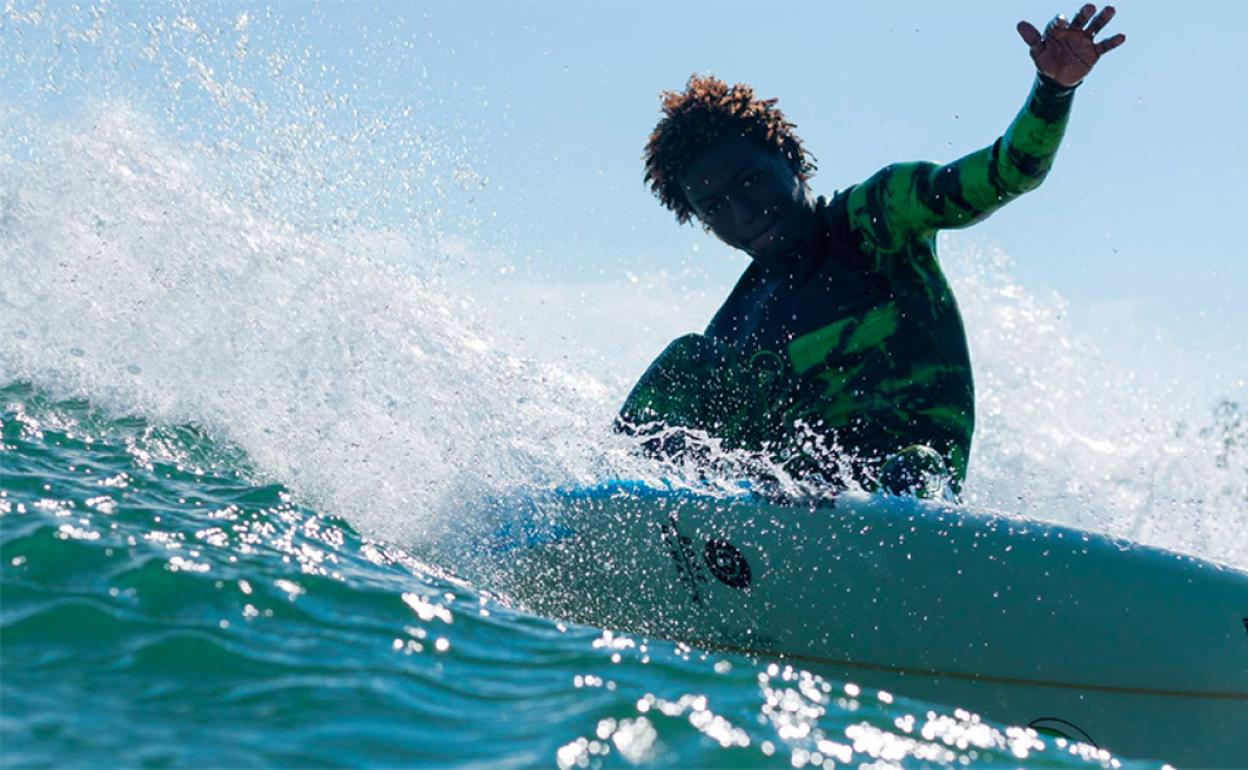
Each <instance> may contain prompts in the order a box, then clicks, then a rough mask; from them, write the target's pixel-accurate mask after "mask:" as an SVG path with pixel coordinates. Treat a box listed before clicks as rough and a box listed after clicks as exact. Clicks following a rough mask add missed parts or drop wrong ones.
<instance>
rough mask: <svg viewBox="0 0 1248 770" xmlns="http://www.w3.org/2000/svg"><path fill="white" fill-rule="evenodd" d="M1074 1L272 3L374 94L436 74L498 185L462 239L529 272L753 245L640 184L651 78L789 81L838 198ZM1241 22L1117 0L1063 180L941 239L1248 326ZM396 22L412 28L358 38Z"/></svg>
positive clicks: (676, 260) (732, 268) (992, 119)
mask: <svg viewBox="0 0 1248 770" xmlns="http://www.w3.org/2000/svg"><path fill="white" fill-rule="evenodd" d="M1075 9H1076V6H1073V5H1072V6H1071V7H1069V8H1068V7H1066V6H1064V5H1061V4H1055V3H1042V2H1028V3H875V4H849V3H797V4H784V3H771V4H765V5H764V4H755V3H716V4H709V3H686V4H672V5H668V4H662V5H660V4H657V3H652V4H645V3H604V4H593V5H590V4H555V3H541V4H536V5H532V4H530V5H510V4H508V5H504V4H494V3H466V4H451V5H432V6H430V5H421V6H411V5H383V6H380V7H377V8H373V9H368V8H366V7H365V6H362V5H358V4H351V5H328V6H323V7H321V8H320V9H319V14H322V15H323V16H322V18H317V14H316V13H309V9H308V8H307V7H306V6H299V5H295V6H286V7H281V8H280V9H279V15H281V16H290V17H299V18H300V19H303V20H305V22H306V23H308V25H309V26H308V29H309V34H310V37H311V39H312V40H313V41H314V42H315V43H316V44H317V45H319V46H321V47H322V48H321V50H322V52H323V53H324V55H325V56H326V57H327V59H328V60H330V61H336V62H339V63H342V64H343V66H344V67H345V68H344V70H343V72H344V74H346V73H348V72H355V73H357V74H358V76H359V77H360V78H362V79H366V78H367V79H371V78H376V80H375V81H373V82H375V83H376V84H377V87H378V88H379V89H380V90H381V91H383V92H385V91H391V90H393V91H394V92H395V93H399V92H402V91H403V85H402V80H403V78H402V75H401V72H399V71H396V69H395V68H394V65H395V64H396V62H398V61H399V60H401V59H405V58H407V59H410V60H411V61H412V62H413V63H415V62H417V61H418V62H419V63H420V66H421V67H422V68H424V70H425V71H426V72H427V74H426V75H425V76H424V79H423V81H422V85H423V87H427V88H429V89H431V90H432V91H433V92H434V93H436V94H439V95H441V96H442V97H443V100H444V103H445V104H447V105H453V107H454V109H453V114H452V116H451V119H452V120H455V121H458V122H459V123H460V125H462V126H464V127H465V128H475V129H477V130H478V131H479V133H477V134H476V135H474V136H472V137H471V138H470V142H471V144H472V146H473V148H474V152H475V153H476V154H475V164H476V167H477V168H478V170H479V171H480V172H481V173H483V174H485V175H486V176H488V177H489V179H490V182H489V184H488V185H487V190H486V191H485V192H484V194H483V195H481V196H480V197H479V198H478V199H477V201H476V203H477V205H479V206H480V207H481V212H482V213H483V214H484V215H485V216H486V220H485V221H486V222H487V223H489V226H487V227H485V228H482V229H481V230H480V231H477V232H475V233H473V234H472V236H473V238H474V239H476V240H477V241H479V242H480V243H481V245H482V246H483V247H490V248H498V249H501V250H503V251H505V252H507V253H509V254H512V255H513V256H514V257H515V258H516V259H517V260H518V261H520V262H522V263H523V264H525V265H527V266H528V267H529V269H531V270H533V271H535V272H536V273H538V274H545V273H548V274H552V275H566V274H568V271H569V270H571V271H573V272H574V273H575V272H576V271H578V270H579V271H585V272H589V273H595V272H600V273H603V274H605V275H608V276H611V275H617V274H622V273H624V272H627V271H646V270H655V269H663V268H667V269H682V268H683V269H692V270H695V271H705V272H706V274H707V275H708V277H710V278H711V279H712V280H716V281H728V280H731V277H732V276H733V275H735V274H736V272H737V271H739V269H740V265H741V258H740V256H739V255H736V254H732V253H729V252H728V250H727V249H725V248H724V247H722V246H720V245H719V244H717V243H716V242H714V241H713V240H711V239H709V238H707V237H705V236H704V235H702V233H701V232H700V231H698V230H697V229H695V228H691V227H677V226H676V225H675V223H674V221H673V220H672V218H671V216H670V215H669V214H668V213H667V212H666V211H663V210H662V209H660V208H659V207H658V206H657V205H656V204H655V202H654V200H653V199H652V198H651V197H650V195H649V193H648V191H647V190H645V189H644V187H643V186H642V184H641V181H640V177H641V168H640V161H639V154H640V148H641V146H642V143H643V142H644V139H645V137H646V135H647V133H648V132H649V130H650V129H651V127H652V126H653V124H654V122H655V120H656V118H657V116H658V111H657V93H658V91H660V90H661V89H664V88H676V87H679V86H680V85H682V84H683V81H684V79H685V78H686V77H687V76H688V74H689V73H690V72H693V71H695V70H696V71H699V72H714V73H716V74H717V75H719V76H721V77H723V78H725V79H728V80H732V81H737V80H742V81H746V82H749V83H751V84H753V85H754V86H755V88H756V89H757V91H758V92H759V93H760V94H763V95H770V96H777V97H779V98H780V106H781V107H782V108H783V109H784V110H785V111H786V113H787V114H788V116H789V118H790V119H791V120H793V121H794V122H796V123H797V124H798V130H799V133H800V134H801V135H802V136H803V137H804V139H805V141H806V143H807V146H808V147H809V148H810V149H811V150H812V151H813V152H814V153H815V154H816V156H817V157H818V159H819V164H820V172H819V174H818V175H817V176H816V178H815V179H814V187H815V189H816V191H817V192H824V193H830V192H831V191H832V190H833V189H836V188H840V187H844V186H846V185H848V184H852V183H854V182H856V181H858V180H861V179H863V178H865V177H866V176H868V175H870V174H871V173H872V172H873V171H875V170H876V169H877V168H879V167H880V166H882V165H884V164H886V163H888V162H891V161H894V160H903V159H915V158H924V159H934V160H944V159H952V158H955V157H957V156H959V155H961V154H962V153H964V152H968V151H971V150H974V149H976V148H978V147H980V146H982V145H985V144H987V143H989V142H991V141H992V140H993V139H994V138H995V137H996V136H997V135H998V134H999V133H1000V132H1001V131H1002V130H1003V129H1004V128H1005V126H1006V125H1007V124H1008V122H1009V120H1010V119H1011V118H1012V117H1013V115H1014V113H1015V112H1016V110H1017V109H1018V107H1019V106H1020V105H1021V104H1022V102H1023V99H1024V98H1025V96H1026V93H1027V90H1028V88H1029V86H1030V83H1031V78H1032V73H1033V71H1034V70H1033V65H1032V63H1031V60H1030V58H1029V57H1028V55H1027V48H1026V46H1025V45H1024V44H1023V43H1022V41H1021V40H1020V39H1019V37H1018V35H1017V33H1016V32H1015V29H1014V25H1015V23H1016V22H1017V21H1018V20H1019V19H1028V20H1031V21H1032V22H1033V23H1035V24H1036V25H1037V26H1043V23H1044V22H1045V21H1046V20H1047V19H1048V18H1050V17H1051V16H1052V15H1053V14H1054V13H1055V12H1058V11H1063V12H1065V13H1067V14H1068V15H1071V14H1073V12H1074V11H1075ZM1244 28H1248V5H1245V4H1240V3H1222V4H1209V5H1203V6H1202V5H1196V4H1183V5H1181V6H1180V5H1176V4H1172V3H1146V4H1138V3H1132V4H1126V5H1124V6H1120V7H1119V12H1118V17H1117V18H1116V19H1115V20H1114V22H1113V23H1112V24H1111V26H1110V28H1109V29H1110V31H1111V32H1116V31H1123V32H1126V33H1127V35H1128V42H1127V44H1126V45H1124V46H1123V47H1122V48H1120V49H1118V50H1117V51H1114V52H1113V53H1111V54H1109V55H1108V56H1107V57H1105V59H1104V60H1103V61H1102V62H1101V64H1100V65H1099V66H1098V68H1097V70H1096V71H1094V72H1093V74H1092V75H1091V77H1090V78H1089V79H1088V81H1087V82H1086V83H1085V84H1084V85H1083V86H1082V87H1081V88H1080V91H1079V94H1078V97H1077V101H1076V105H1075V112H1074V116H1073V119H1072V122H1071V126H1070V129H1069V133H1068V135H1067V140H1066V143H1065V146H1064V147H1063V150H1062V153H1061V155H1060V156H1059V158H1058V162H1057V166H1056V168H1055V170H1054V172H1053V174H1052V175H1051V177H1050V179H1049V180H1048V181H1047V182H1046V184H1045V185H1044V186H1043V187H1042V188H1041V189H1040V190H1038V191H1037V192H1035V193H1034V194H1032V195H1031V196H1028V197H1026V198H1024V199H1022V200H1020V201H1018V202H1016V203H1014V204H1013V205H1011V206H1009V207H1007V208H1006V209H1005V210H1004V211H1002V212H1000V213H998V214H997V215H996V216H994V217H993V218H992V219H991V220H989V221H988V222H985V223H983V224H981V225H979V226H977V227H975V228H972V229H970V230H967V231H965V232H962V233H956V234H953V235H950V236H948V237H947V238H946V240H945V243H944V244H942V245H943V246H945V247H946V248H957V247H959V246H961V245H963V244H973V245H976V246H982V247H989V248H991V247H998V248H1000V249H1001V250H1003V251H1004V252H1005V253H1007V254H1009V255H1010V256H1011V257H1012V258H1013V259H1014V260H1015V273H1016V275H1018V277H1019V278H1020V280H1022V282H1023V283H1024V284H1025V285H1027V286H1028V287H1029V288H1031V289H1032V290H1033V291H1041V292H1042V291H1045V290H1050V289H1051V290H1054V291H1057V292H1059V293H1060V294H1062V295H1063V296H1064V297H1066V298H1068V299H1069V300H1070V301H1071V303H1072V309H1074V310H1078V309H1080V308H1083V309H1091V308H1095V307H1101V308H1106V309H1108V311H1109V312H1118V311H1125V312H1131V313H1138V314H1140V315H1141V317H1144V318H1146V319H1148V320H1150V321H1152V322H1155V323H1157V324H1160V325H1161V326H1162V327H1164V328H1165V329H1168V330H1172V331H1174V332H1175V333H1176V334H1179V335H1180V336H1181V335H1182V334H1184V333H1185V332H1191V333H1193V334H1197V335H1215V336H1217V337H1218V338H1220V339H1221V341H1222V342H1227V341H1234V340H1237V339H1239V338H1240V337H1241V336H1245V335H1243V334H1242V332H1243V331H1244V330H1248V302H1245V301H1244V300H1245V298H1246V297H1248V268H1245V265H1244V263H1245V257H1248V252H1246V249H1245V247H1244V241H1243V237H1242V235H1241V234H1240V232H1239V228H1240V221H1241V219H1242V217H1243V212H1245V211H1246V210H1248V185H1246V184H1245V179H1248V176H1246V175H1245V172H1248V142H1245V141H1244V140H1243V138H1242V135H1241V133H1240V132H1242V130H1243V126H1244V125H1246V124H1248V98H1245V97H1248V74H1246V73H1248V71H1246V70H1245V68H1244V67H1243V63H1242V58H1241V54H1240V53H1239V49H1240V42H1239V37H1238V36H1239V35H1241V34H1242V30H1243V29H1244ZM391 37H392V39H395V40H402V39H419V40H421V41H422V42H421V44H420V45H419V46H418V47H417V48H416V49H413V50H410V51H406V52H403V53H402V54H401V55H399V56H386V55H385V54H384V53H383V52H381V51H378V50H376V49H374V50H372V51H369V52H367V53H365V54H361V51H362V49H363V47H364V46H365V44H366V43H368V42H380V41H384V40H386V39H387V38H391ZM352 52H354V59H351V58H349V57H351V56H352ZM397 53H398V52H396V54H397ZM349 61H354V62H357V64H347V62H349ZM358 62H365V63H364V64H363V65H361V64H358ZM695 244H696V245H698V246H699V247H700V248H699V249H698V250H697V251H696V252H695V251H693V249H692V246H693V245H695ZM1240 352H1241V353H1242V352H1243V351H1242V348H1241V349H1240ZM1228 363H1235V362H1228ZM1238 365H1240V366H1243V361H1242V359H1241V360H1240V361H1239V362H1238Z"/></svg>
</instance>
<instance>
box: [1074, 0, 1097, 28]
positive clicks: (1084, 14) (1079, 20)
mask: <svg viewBox="0 0 1248 770" xmlns="http://www.w3.org/2000/svg"><path fill="white" fill-rule="evenodd" d="M1094 13H1096V6H1095V5H1092V4H1091V3H1087V4H1085V5H1084V6H1083V7H1082V8H1080V9H1079V12H1078V13H1076V14H1075V18H1073V19H1071V20H1070V28H1071V29H1083V25H1084V24H1087V23H1088V19H1090V18H1092V14H1094Z"/></svg>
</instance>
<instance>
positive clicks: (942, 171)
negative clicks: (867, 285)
mask: <svg viewBox="0 0 1248 770" xmlns="http://www.w3.org/2000/svg"><path fill="white" fill-rule="evenodd" d="M1113 18H1114V8H1113V6H1105V7H1104V8H1103V9H1101V11H1100V12H1099V13H1097V10H1096V6H1094V5H1092V4H1091V3H1088V4H1085V5H1084V6H1083V7H1082V8H1080V9H1079V12H1078V13H1077V14H1076V15H1075V17H1074V18H1073V19H1071V20H1070V21H1067V20H1066V19H1065V18H1064V17H1062V16H1057V17H1055V18H1054V19H1053V21H1051V22H1049V24H1048V26H1047V27H1045V29H1044V32H1043V33H1041V32H1040V31H1039V30H1038V29H1036V28H1035V27H1034V26H1033V25H1032V24H1031V23H1030V22H1027V21H1020V22H1019V23H1018V34H1019V36H1020V37H1021V38H1022V39H1023V42H1024V43H1026V44H1027V49H1028V53H1029V54H1030V56H1031V59H1032V61H1033V62H1034V63H1035V65H1036V81H1035V85H1033V86H1032V89H1031V95H1030V96H1029V97H1028V99H1027V103H1026V104H1025V105H1023V109H1022V110H1021V111H1020V112H1019V113H1018V116H1017V117H1015V118H1014V122H1013V123H1011V124H1010V127H1009V128H1008V129H1006V131H1005V133H1004V134H1003V135H1002V136H1001V138H999V139H997V141H995V142H993V143H992V144H991V145H990V146H988V147H985V148H984V149H982V150H979V151H978V152H973V153H971V154H970V155H967V156H966V157H964V158H961V159H959V160H955V161H954V162H952V163H948V164H945V165H943V166H942V165H937V164H935V163H898V164H895V165H892V166H888V167H887V168H885V169H883V170H881V171H880V172H878V173H877V174H876V175H875V176H873V177H871V178H870V179H868V180H867V181H866V182H864V183H862V184H860V185H857V186H856V187H854V188H851V189H850V191H849V200H848V203H849V207H848V208H849V219H850V225H851V227H852V228H853V229H854V230H856V231H857V232H858V233H859V234H861V236H862V237H863V238H864V239H865V240H866V244H865V245H867V246H869V247H872V248H871V250H872V251H874V252H875V253H876V254H880V255H883V254H898V253H903V252H906V251H908V250H909V249H908V248H907V245H908V244H909V243H910V242H911V241H912V239H914V238H916V237H917V238H920V239H930V238H931V237H932V235H933V234H934V233H935V231H936V230H939V229H941V228H946V227H965V226H966V225H969V224H973V223H975V222H978V221H979V220H981V219H983V218H984V217H986V216H988V215H989V214H991V213H992V212H994V211H996V210H997V209H999V208H1001V207H1002V206H1004V205H1005V204H1006V203H1008V202H1010V201H1011V200H1013V199H1014V198H1017V197H1018V196H1019V195H1022V194H1023V193H1025V192H1027V191H1028V190H1032V189H1035V188H1036V187H1037V186H1039V184H1040V183H1041V182H1042V181H1043V180H1044V177H1045V176H1046V175H1047V174H1048V173H1049V169H1050V168H1052V167H1053V157H1054V156H1055V155H1056V154H1057V147H1058V145H1059V144H1061V142H1062V135H1063V134H1064V133H1065V132H1066V121H1067V119H1069V117H1070V105H1071V101H1072V100H1073V98H1074V93H1075V88H1076V87H1077V86H1078V85H1079V83H1081V82H1082V81H1083V79H1084V78H1085V77H1086V76H1087V75H1088V73H1089V72H1091V71H1092V68H1093V66H1095V65H1096V63H1097V62H1098V61H1099V60H1100V58H1101V57H1102V56H1103V55H1105V54H1106V53H1108V52H1110V51H1112V50H1114V49H1115V48H1117V47H1118V46H1120V45H1122V44H1123V43H1124V42H1125V41H1126V39H1127V37H1126V35H1123V34H1121V33H1119V34H1117V35H1113V36H1112V37H1108V38H1105V39H1102V40H1100V41H1099V42H1098V41H1097V40H1096V39H1095V38H1096V36H1097V35H1098V34H1100V32H1101V30H1102V29H1104V27H1105V25H1107V24H1108V23H1109V22H1110V20H1111V19H1113Z"/></svg>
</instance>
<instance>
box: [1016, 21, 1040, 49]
mask: <svg viewBox="0 0 1248 770" xmlns="http://www.w3.org/2000/svg"><path fill="white" fill-rule="evenodd" d="M1018 35H1019V37H1021V38H1022V39H1023V42H1024V43H1026V44H1027V45H1028V46H1029V47H1031V48H1035V47H1037V46H1039V45H1040V44H1041V43H1043V42H1044V37H1043V36H1042V35H1041V34H1040V30H1038V29H1036V28H1035V27H1034V26H1032V24H1031V22H1029V21H1020V22H1019V23H1018Z"/></svg>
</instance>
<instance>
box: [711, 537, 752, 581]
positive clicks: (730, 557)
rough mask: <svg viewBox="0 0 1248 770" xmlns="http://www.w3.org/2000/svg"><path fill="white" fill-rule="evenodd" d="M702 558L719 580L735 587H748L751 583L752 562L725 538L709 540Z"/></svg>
mask: <svg viewBox="0 0 1248 770" xmlns="http://www.w3.org/2000/svg"><path fill="white" fill-rule="evenodd" d="M702 558H703V559H704V560H705V561H706V566H707V567H708V568H709V569H710V570H711V574H712V575H714V576H715V577H717V578H719V582H721V583H723V584H724V585H726V586H731V587H733V588H748V587H749V585H750V577H751V576H750V563H749V562H748V561H746V560H745V556H744V555H743V554H742V553H741V552H740V551H738V550H737V547H736V546H735V545H733V544H732V543H729V542H727V541H724V540H707V541H706V548H705V549H704V550H703V552H702Z"/></svg>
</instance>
